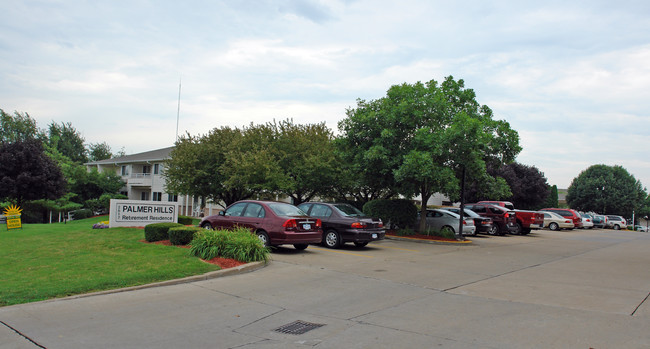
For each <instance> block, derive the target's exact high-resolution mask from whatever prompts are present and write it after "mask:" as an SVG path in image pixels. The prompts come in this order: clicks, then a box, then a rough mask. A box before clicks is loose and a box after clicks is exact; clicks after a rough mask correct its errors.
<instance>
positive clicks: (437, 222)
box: [426, 209, 476, 235]
mask: <svg viewBox="0 0 650 349" xmlns="http://www.w3.org/2000/svg"><path fill="white" fill-rule="evenodd" d="M459 219H460V216H459V215H457V214H456V213H453V212H449V211H447V210H439V209H427V218H426V227H427V229H431V230H434V231H440V232H442V231H449V232H452V233H453V234H456V229H458V220H459ZM463 235H476V226H475V225H474V220H473V219H463Z"/></svg>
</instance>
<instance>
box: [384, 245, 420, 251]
mask: <svg viewBox="0 0 650 349" xmlns="http://www.w3.org/2000/svg"><path fill="white" fill-rule="evenodd" d="M373 247H379V246H377V245H375V246H373ZM381 248H388V249H391V250H400V251H409V252H420V251H418V250H409V249H408V248H399V247H388V246H384V245H382V246H381Z"/></svg>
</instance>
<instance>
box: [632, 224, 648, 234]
mask: <svg viewBox="0 0 650 349" xmlns="http://www.w3.org/2000/svg"><path fill="white" fill-rule="evenodd" d="M634 230H636V231H643V232H647V231H648V227H647V226H646V227H644V226H642V225H638V224H637V225H635V226H634Z"/></svg>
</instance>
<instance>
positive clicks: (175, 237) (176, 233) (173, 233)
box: [167, 226, 203, 245]
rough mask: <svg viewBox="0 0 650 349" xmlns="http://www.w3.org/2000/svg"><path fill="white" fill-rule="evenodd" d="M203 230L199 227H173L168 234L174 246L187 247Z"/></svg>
mask: <svg viewBox="0 0 650 349" xmlns="http://www.w3.org/2000/svg"><path fill="white" fill-rule="evenodd" d="M201 230H203V229H201V228H199V227H186V226H182V227H173V228H169V230H168V231H167V234H168V235H169V242H171V243H172V245H187V244H189V243H190V242H191V241H192V239H194V234H195V233H196V232H197V231H201Z"/></svg>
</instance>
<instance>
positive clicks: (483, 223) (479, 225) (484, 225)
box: [440, 207, 494, 233]
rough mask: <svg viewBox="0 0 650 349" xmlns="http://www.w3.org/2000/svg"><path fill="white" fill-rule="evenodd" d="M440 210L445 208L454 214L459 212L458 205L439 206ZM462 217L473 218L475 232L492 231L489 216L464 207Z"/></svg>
mask: <svg viewBox="0 0 650 349" xmlns="http://www.w3.org/2000/svg"><path fill="white" fill-rule="evenodd" d="M440 209H441V210H447V211H449V212H453V213H455V214H460V207H441V208H440ZM464 212H465V213H464V214H463V217H468V218H471V219H472V220H474V226H475V227H476V232H477V233H489V232H490V231H492V226H493V225H494V223H493V222H492V219H491V218H488V217H482V216H480V215H479V214H478V213H476V212H474V211H472V210H470V209H468V208H466V209H465V211H464Z"/></svg>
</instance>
